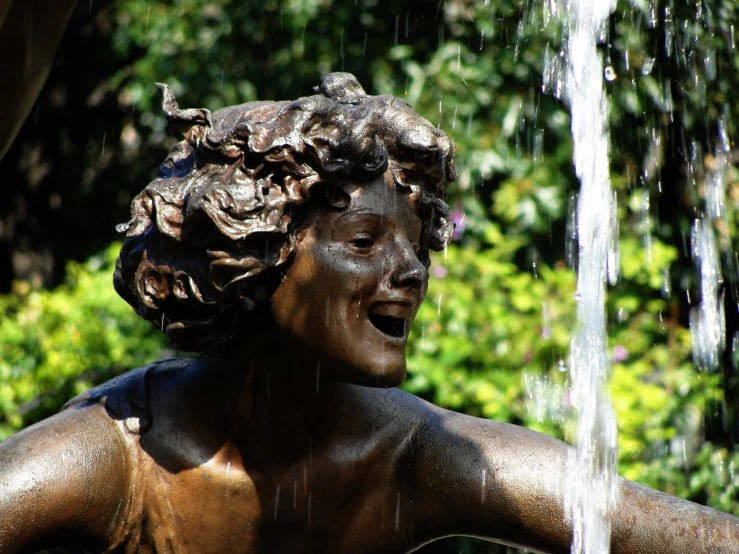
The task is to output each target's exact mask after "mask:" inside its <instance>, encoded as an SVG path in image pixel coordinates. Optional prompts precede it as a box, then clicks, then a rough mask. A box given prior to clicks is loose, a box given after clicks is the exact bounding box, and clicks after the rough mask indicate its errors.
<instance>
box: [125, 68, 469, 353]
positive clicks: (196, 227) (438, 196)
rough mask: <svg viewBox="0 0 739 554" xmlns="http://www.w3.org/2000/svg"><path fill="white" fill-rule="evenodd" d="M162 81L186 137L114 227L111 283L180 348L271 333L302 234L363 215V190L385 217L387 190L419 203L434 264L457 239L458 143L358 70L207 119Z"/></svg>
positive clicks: (174, 121)
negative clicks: (117, 249)
mask: <svg viewBox="0 0 739 554" xmlns="http://www.w3.org/2000/svg"><path fill="white" fill-rule="evenodd" d="M158 86H159V87H160V88H161V89H162V92H163V95H164V98H163V109H164V112H165V114H166V117H167V121H168V123H169V128H170V130H171V131H172V132H173V133H174V134H176V135H179V136H182V137H183V138H184V140H182V141H181V142H179V143H178V144H176V145H175V146H174V147H173V148H172V150H171V151H170V152H169V155H168V156H167V158H166V160H165V161H164V163H163V164H162V165H161V167H160V168H159V173H158V176H157V178H156V179H155V180H154V181H152V182H151V183H150V184H149V185H148V186H147V187H146V188H145V189H144V190H143V192H141V194H139V195H138V196H137V197H136V198H135V199H134V200H133V202H132V206H131V220H130V221H129V222H128V223H126V224H123V225H121V226H119V230H120V231H122V232H125V233H126V240H125V242H124V244H123V247H122V249H121V253H120V257H119V259H118V263H117V268H116V272H115V276H114V284H115V287H116V290H117V291H118V293H119V294H120V295H121V296H122V297H123V298H124V299H125V300H126V301H127V302H128V303H129V304H131V305H132V306H133V307H134V309H136V311H137V313H138V314H139V315H141V316H142V317H144V318H145V319H147V320H149V321H151V322H152V323H153V324H154V325H155V326H157V327H159V328H161V329H162V330H163V331H165V332H166V333H167V336H168V338H169V340H170V342H171V343H172V344H173V345H174V346H175V347H177V348H179V349H182V350H186V351H217V350H218V349H220V348H222V347H223V346H224V345H226V344H228V343H230V342H231V341H233V340H234V338H235V337H238V336H240V335H242V334H250V333H254V332H256V331H258V330H260V329H263V328H264V326H265V325H268V324H269V322H270V321H271V320H272V319H273V314H271V307H270V299H271V298H272V297H273V296H274V295H275V292H276V291H278V289H279V287H280V286H282V283H283V282H284V281H285V279H286V278H287V276H288V273H289V269H290V267H291V265H292V264H293V262H294V260H295V257H296V252H297V251H298V247H299V244H300V241H301V240H302V239H301V237H302V236H303V235H305V233H306V231H307V230H310V229H311V227H312V226H316V225H331V223H327V222H326V221H324V220H322V219H321V217H320V214H321V213H331V214H340V213H341V212H343V211H346V210H347V209H349V208H351V207H352V206H354V205H357V206H358V207H357V208H356V209H358V210H360V211H361V210H365V209H367V207H366V206H364V207H362V206H360V205H359V204H357V202H359V197H360V196H361V195H362V191H370V190H373V189H374V190H375V192H374V194H372V195H369V196H368V197H367V198H368V199H369V198H370V197H372V198H373V199H374V200H371V199H370V200H365V201H364V203H365V204H367V202H368V201H370V202H374V204H373V205H374V206H375V208H373V209H376V210H377V209H379V210H384V209H385V208H384V207H382V205H384V204H383V202H385V203H387V200H383V198H384V197H386V196H387V195H388V191H392V195H391V196H390V198H392V199H394V198H396V197H397V198H401V199H402V205H404V206H408V207H410V208H404V209H405V211H408V209H412V211H413V212H414V217H416V216H417V220H418V221H419V222H420V227H419V229H420V232H419V233H418V234H419V236H418V237H417V244H416V246H415V247H414V248H415V256H416V257H417V259H418V260H420V262H421V263H422V264H423V265H425V266H426V267H428V263H429V262H428V252H429V250H440V249H442V248H443V247H444V246H445V245H446V243H447V242H448V240H449V239H450V237H451V234H452V231H453V226H452V224H450V223H449V222H448V220H447V216H448V208H447V205H446V204H445V202H444V199H445V196H446V187H447V185H448V183H449V182H450V181H453V180H455V179H456V173H455V169H454V164H453V161H452V157H453V155H454V143H453V142H452V141H451V140H450V139H449V138H448V137H447V135H446V134H445V133H443V132H442V131H440V130H438V129H437V128H435V127H434V126H433V125H431V124H430V123H429V122H428V121H426V120H425V119H424V118H422V117H421V116H419V115H418V114H417V113H415V112H414V111H413V109H412V108H411V107H410V106H409V105H408V103H407V102H405V101H404V100H402V99H399V98H395V97H393V96H388V95H384V96H368V95H367V94H365V92H364V90H363V89H362V87H361V86H360V85H359V83H358V82H357V80H356V79H355V78H354V77H353V76H352V75H350V74H347V73H334V74H330V75H327V76H326V77H325V78H324V80H323V82H322V83H321V86H320V87H317V92H318V94H316V95H314V96H309V97H306V98H300V99H298V100H295V101H292V102H251V103H248V104H243V105H240V106H231V107H228V108H224V109H222V110H219V111H216V112H214V113H211V112H210V111H208V110H205V109H188V110H182V109H180V108H179V107H178V105H177V102H176V100H175V98H174V95H173V94H172V92H171V90H170V89H169V88H168V87H167V86H166V85H158ZM380 191H381V193H382V194H381V195H379V193H380ZM378 206H379V207H378ZM392 206H395V204H392ZM392 206H391V207H392ZM352 209H353V208H352ZM401 211H402V210H401ZM401 215H402V214H401ZM402 218H405V219H404V221H405V220H407V219H408V216H407V214H405V215H402V217H401V219H402ZM408 225H411V226H412V223H408ZM414 241H415V239H414ZM391 255H397V254H391ZM386 262H387V263H391V262H392V260H386ZM383 263H385V262H383ZM422 279H423V280H424V282H423V284H422V288H423V290H424V292H425V285H426V283H425V280H426V277H425V276H424V277H423V278H422ZM326 286H329V285H328V284H327V285H326ZM414 286H415V285H414ZM391 311H392V310H391ZM414 314H415V311H414ZM381 318H382V314H380V319H381ZM337 324H338V325H340V324H341V323H340V322H337ZM386 324H387V325H390V323H387V322H386ZM327 325H330V322H329V323H327Z"/></svg>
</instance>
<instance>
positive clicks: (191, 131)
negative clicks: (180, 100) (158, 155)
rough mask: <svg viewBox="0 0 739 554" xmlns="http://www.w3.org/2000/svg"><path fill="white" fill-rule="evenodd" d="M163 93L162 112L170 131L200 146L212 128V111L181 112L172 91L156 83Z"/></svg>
mask: <svg viewBox="0 0 739 554" xmlns="http://www.w3.org/2000/svg"><path fill="white" fill-rule="evenodd" d="M156 85H157V87H158V88H159V90H161V91H162V110H163V111H164V115H165V117H166V118H167V124H168V125H169V130H170V131H171V132H172V134H173V135H175V136H178V137H179V136H183V137H184V138H185V140H186V141H187V142H188V143H190V145H192V146H198V144H199V143H200V142H202V141H203V140H204V139H205V136H206V135H207V133H208V130H209V129H210V128H211V127H212V123H211V118H210V110H206V109H205V108H199V109H189V110H181V109H180V107H179V105H178V104H177V100H176V99H175V97H174V93H173V92H172V89H171V88H169V86H168V85H165V84H163V83H156Z"/></svg>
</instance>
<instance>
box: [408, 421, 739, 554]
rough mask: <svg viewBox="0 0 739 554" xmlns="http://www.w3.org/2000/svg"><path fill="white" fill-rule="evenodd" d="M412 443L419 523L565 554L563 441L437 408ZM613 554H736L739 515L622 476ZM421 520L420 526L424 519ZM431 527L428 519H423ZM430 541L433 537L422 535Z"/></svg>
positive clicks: (444, 531)
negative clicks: (422, 509)
mask: <svg viewBox="0 0 739 554" xmlns="http://www.w3.org/2000/svg"><path fill="white" fill-rule="evenodd" d="M418 433H419V436H418V437H417V439H416V441H414V442H415V443H416V444H417V445H418V447H417V448H415V449H414V450H415V454H414V460H413V465H414V469H415V470H414V472H413V473H414V475H416V476H417V478H416V479H414V484H413V486H412V487H413V488H414V489H415V495H414V496H415V498H416V499H417V500H418V502H419V504H420V505H422V506H425V509H424V512H425V513H424V514H423V515H421V514H419V516H420V517H419V525H423V526H426V525H428V526H429V528H430V529H431V531H430V532H431V533H435V534H436V536H439V535H447V534H466V535H473V536H478V537H483V538H489V539H494V540H499V541H501V542H506V543H509V544H515V545H519V546H523V547H527V548H532V549H536V550H539V551H542V552H552V553H558V552H562V553H565V552H569V549H570V540H571V533H572V530H571V526H570V525H569V524H568V523H567V522H566V521H565V514H564V508H563V504H564V487H565V486H566V485H565V483H564V475H565V464H566V459H567V454H568V451H570V448H569V447H568V446H567V445H565V444H564V443H562V442H560V441H558V440H556V439H553V438H551V437H548V436H546V435H542V434H540V433H536V432H534V431H530V430H527V429H525V428H522V427H518V426H515V425H509V424H505V423H500V422H494V421H488V420H483V419H477V418H472V417H468V416H463V415H459V414H453V413H450V412H445V411H443V410H439V411H438V412H435V413H434V414H433V416H432V417H431V418H430V419H429V420H428V422H427V424H426V425H424V426H423V427H422V428H420V429H419V431H418ZM621 491H622V492H621V500H620V503H619V506H618V507H617V509H616V510H615V511H614V513H613V514H612V536H611V547H612V548H611V550H612V552H613V553H614V554H618V553H622V554H626V553H628V554H642V553H643V554H657V553H677V552H681V553H682V552H690V553H696V554H697V553H702V552H706V553H708V552H710V553H717V554H718V553H739V519H737V518H734V517H732V516H730V515H727V514H723V513H721V512H718V511H716V510H713V509H711V508H706V507H704V506H699V505H697V504H694V503H692V502H688V501H685V500H680V499H678V498H674V497H671V496H669V495H667V494H663V493H660V492H657V491H653V490H651V489H648V488H646V487H643V486H640V485H637V484H635V483H631V482H629V481H626V480H621ZM422 519H425V521H423V522H422V521H421V520H422ZM427 522H428V523H427ZM429 538H432V537H431V536H429Z"/></svg>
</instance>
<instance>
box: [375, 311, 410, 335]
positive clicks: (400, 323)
mask: <svg viewBox="0 0 739 554" xmlns="http://www.w3.org/2000/svg"><path fill="white" fill-rule="evenodd" d="M369 320H370V323H372V325H374V326H375V327H376V328H377V329H379V330H380V331H381V332H383V333H385V334H386V335H390V336H391V337H393V338H396V339H397V338H402V337H404V336H405V325H406V320H405V319H403V318H402V317H394V316H391V315H380V314H378V313H372V312H370V313H369Z"/></svg>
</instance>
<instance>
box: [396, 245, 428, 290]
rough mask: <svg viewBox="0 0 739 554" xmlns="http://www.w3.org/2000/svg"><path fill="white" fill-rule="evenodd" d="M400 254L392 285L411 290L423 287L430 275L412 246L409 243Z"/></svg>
mask: <svg viewBox="0 0 739 554" xmlns="http://www.w3.org/2000/svg"><path fill="white" fill-rule="evenodd" d="M398 254H399V258H400V259H399V260H398V265H397V266H396V268H395V271H394V272H393V275H392V280H391V282H392V285H393V286H394V287H398V288H403V287H405V288H411V289H420V288H421V287H423V286H424V285H425V284H426V282H427V281H428V279H429V273H428V270H427V269H426V266H425V265H423V263H421V260H419V259H418V255H417V254H416V251H415V250H414V249H413V247H412V246H411V244H410V243H408V245H407V246H405V248H403V249H402V251H401V252H399V253H398Z"/></svg>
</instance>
